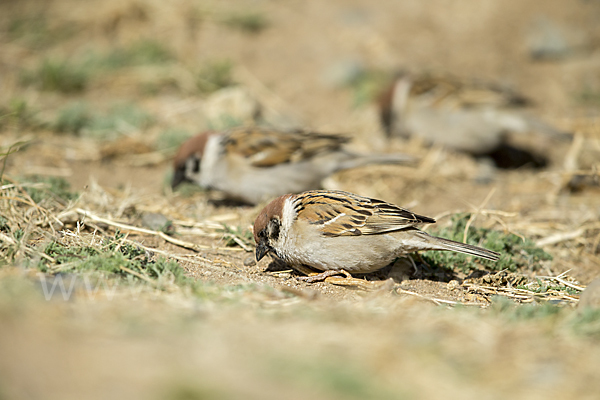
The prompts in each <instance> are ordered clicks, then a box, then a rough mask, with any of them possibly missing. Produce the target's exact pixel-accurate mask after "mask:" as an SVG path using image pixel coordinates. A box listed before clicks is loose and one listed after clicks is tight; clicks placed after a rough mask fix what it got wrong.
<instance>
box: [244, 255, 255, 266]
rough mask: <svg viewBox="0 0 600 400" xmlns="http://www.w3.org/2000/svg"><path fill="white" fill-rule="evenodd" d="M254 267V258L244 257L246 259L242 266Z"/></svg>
mask: <svg viewBox="0 0 600 400" xmlns="http://www.w3.org/2000/svg"><path fill="white" fill-rule="evenodd" d="M254 265H256V259H255V258H254V256H248V257H246V259H245V260H244V266H246V267H252V266H254Z"/></svg>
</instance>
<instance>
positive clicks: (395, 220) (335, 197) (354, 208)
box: [295, 190, 435, 236]
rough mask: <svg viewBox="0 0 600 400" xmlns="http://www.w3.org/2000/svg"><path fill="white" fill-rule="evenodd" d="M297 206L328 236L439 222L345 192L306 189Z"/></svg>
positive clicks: (385, 203) (353, 234)
mask: <svg viewBox="0 0 600 400" xmlns="http://www.w3.org/2000/svg"><path fill="white" fill-rule="evenodd" d="M295 207H296V211H297V212H298V211H300V210H303V211H302V214H301V218H304V219H306V220H308V221H309V223H311V224H315V225H321V231H322V232H323V235H325V236H358V235H377V234H382V233H386V232H393V231H398V230H401V229H405V228H409V227H412V226H415V225H418V224H424V223H434V222H435V220H434V219H432V218H429V217H425V216H422V215H418V214H415V213H413V212H411V211H409V210H407V209H404V208H401V207H398V206H395V205H393V204H390V203H387V202H384V201H381V200H376V199H371V198H368V197H361V196H356V195H353V194H351V193H347V192H342V191H321V190H314V191H309V192H305V193H303V194H301V195H300V196H299V197H298V198H297V199H296V203H295Z"/></svg>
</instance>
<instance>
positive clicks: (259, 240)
mask: <svg viewBox="0 0 600 400" xmlns="http://www.w3.org/2000/svg"><path fill="white" fill-rule="evenodd" d="M289 196H290V195H289V194H286V195H284V196H280V197H278V198H276V199H275V200H273V201H272V202H270V203H269V204H268V205H267V206H266V207H265V208H263V210H262V211H261V212H260V214H258V217H256V220H255V221H254V241H255V242H256V261H260V260H261V259H262V258H263V257H264V256H265V255H266V254H267V253H268V252H270V251H274V250H275V249H274V246H275V244H276V243H277V241H278V240H279V235H280V233H281V219H282V215H283V205H284V202H285V200H286V199H287V198H288V197H289Z"/></svg>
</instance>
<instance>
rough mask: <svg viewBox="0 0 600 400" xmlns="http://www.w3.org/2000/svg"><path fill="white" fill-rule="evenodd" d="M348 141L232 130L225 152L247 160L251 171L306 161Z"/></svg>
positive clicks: (335, 137)
mask: <svg viewBox="0 0 600 400" xmlns="http://www.w3.org/2000/svg"><path fill="white" fill-rule="evenodd" d="M348 141H349V139H348V138H347V137H344V136H340V135H327V134H319V133H311V132H293V131H292V132H290V131H278V130H273V129H265V128H256V127H254V128H236V129H232V130H230V131H229V132H228V134H227V135H226V138H225V147H226V148H227V151H228V152H231V153H237V154H240V155H242V156H243V157H246V158H249V159H250V161H251V163H252V165H254V166H255V167H271V166H274V165H277V164H282V163H293V162H299V161H303V160H306V159H310V158H312V157H314V156H315V155H317V154H320V153H323V152H326V151H335V150H338V149H339V148H340V147H341V146H342V145H343V144H344V143H347V142H348Z"/></svg>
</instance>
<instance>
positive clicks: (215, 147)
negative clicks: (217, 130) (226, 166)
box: [199, 135, 222, 186]
mask: <svg viewBox="0 0 600 400" xmlns="http://www.w3.org/2000/svg"><path fill="white" fill-rule="evenodd" d="M221 139H222V137H221V135H212V136H210V137H209V138H208V140H207V141H206V146H205V147H204V154H203V155H202V164H201V165H200V177H199V178H200V179H201V182H200V184H201V185H202V186H210V185H211V184H212V183H213V182H212V177H214V176H215V172H216V171H215V165H216V164H217V162H218V161H219V157H220V155H221Z"/></svg>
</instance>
